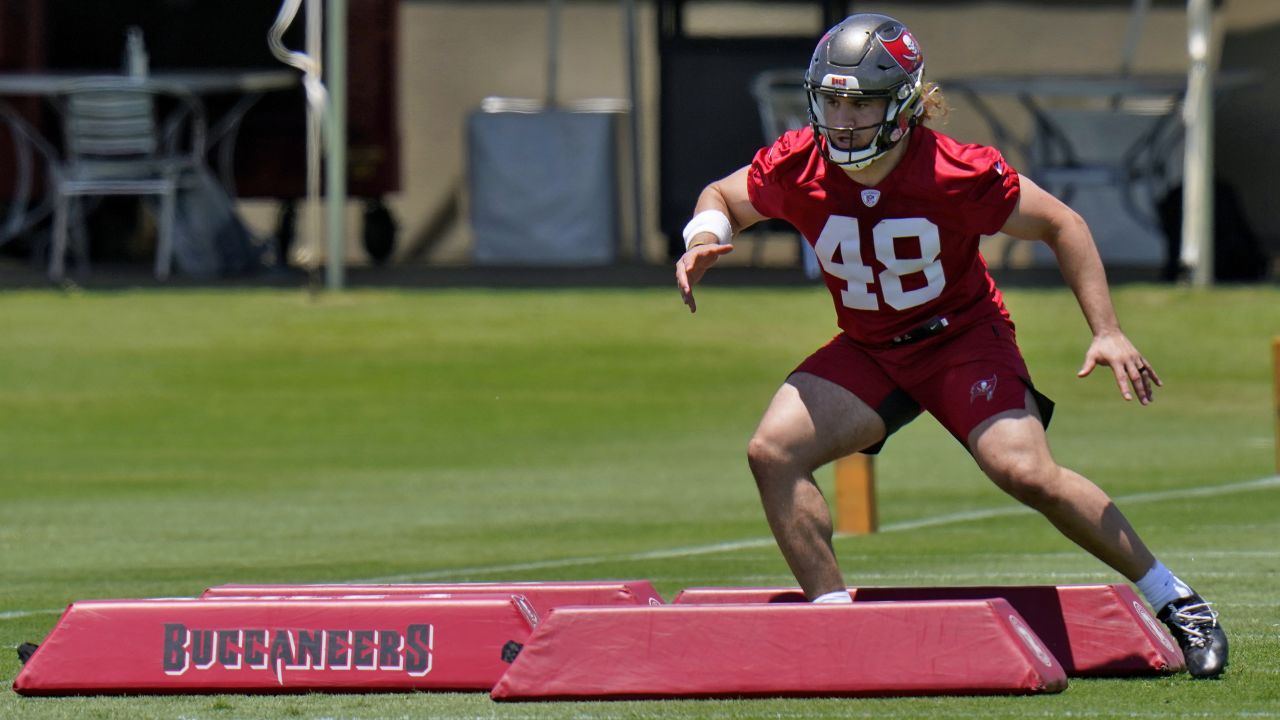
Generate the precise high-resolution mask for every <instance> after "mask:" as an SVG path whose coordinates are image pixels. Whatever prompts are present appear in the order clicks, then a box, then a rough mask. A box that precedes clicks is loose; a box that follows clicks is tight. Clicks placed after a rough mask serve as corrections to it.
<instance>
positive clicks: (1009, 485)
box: [969, 393, 1155, 582]
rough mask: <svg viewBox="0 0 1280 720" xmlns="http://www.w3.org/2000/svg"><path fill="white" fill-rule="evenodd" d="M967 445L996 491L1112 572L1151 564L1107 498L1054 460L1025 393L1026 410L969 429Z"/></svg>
mask: <svg viewBox="0 0 1280 720" xmlns="http://www.w3.org/2000/svg"><path fill="white" fill-rule="evenodd" d="M969 449H970V451H971V452H972V453H973V456H974V458H975V459H976V460H977V461H978V466H979V467H981V468H982V471H983V472H985V473H986V474H987V476H988V477H990V478H991V480H992V481H993V482H995V484H996V485H997V486H999V487H1000V489H1001V490H1004V491H1005V492H1007V493H1009V494H1010V495H1012V496H1013V497H1015V498H1017V499H1018V500H1020V501H1021V502H1023V503H1024V504H1026V505H1028V506H1029V507H1031V508H1033V509H1035V510H1038V511H1039V512H1040V513H1041V514H1043V515H1044V516H1045V517H1046V518H1048V520H1049V522H1051V523H1053V525H1054V527H1056V528H1058V530H1059V531H1060V532H1061V533H1062V534H1063V535H1065V536H1066V537H1067V538H1068V539H1070V540H1071V541H1073V542H1074V543H1076V544H1077V545H1079V546H1080V547H1082V548H1084V549H1085V550H1087V551H1088V552H1089V553H1091V554H1092V555H1093V556H1094V557H1096V558H1098V559H1099V560H1101V561H1102V562H1104V563H1106V564H1107V565H1109V566H1110V567H1111V568H1112V569H1114V570H1115V571H1116V572H1118V573H1120V574H1121V575H1123V576H1125V577H1126V578H1128V579H1129V580H1131V581H1134V582H1137V581H1138V580H1139V579H1140V578H1141V577H1142V576H1143V575H1144V574H1145V573H1146V572H1147V570H1149V569H1151V566H1152V565H1154V564H1155V557H1154V556H1153V555H1152V554H1151V551H1150V550H1148V549H1147V546H1146V544H1144V543H1143V542H1142V538H1140V537H1138V533H1137V531H1135V530H1134V529H1133V526H1132V525H1130V524H1129V520H1128V519H1127V518H1125V516H1124V514H1123V513H1122V512H1120V509H1119V508H1117V507H1116V505H1115V503H1114V502H1112V500H1111V498H1110V497H1108V496H1107V494H1106V493H1105V492H1104V491H1103V490H1102V489H1101V488H1099V487H1098V486H1097V485H1095V484H1093V482H1091V481H1090V480H1089V479H1088V478H1086V477H1084V476H1083V475H1080V474H1079V473H1077V472H1075V471H1072V470H1068V469H1067V468H1064V467H1062V466H1060V465H1058V464H1057V463H1056V462H1055V461H1054V459H1053V456H1052V455H1051V454H1050V452H1049V442H1048V439H1047V438H1046V437H1045V432H1044V426H1043V425H1042V424H1041V423H1040V418H1039V417H1038V415H1037V414H1036V411H1035V404H1034V402H1033V401H1032V399H1031V395H1030V393H1028V394H1027V409H1026V410H1018V411H1013V412H1006V413H1001V414H999V415H996V416H994V417H992V418H991V419H989V420H987V421H986V422H984V423H983V424H981V425H979V426H978V427H977V428H975V429H974V431H973V432H972V433H971V434H970V436H969Z"/></svg>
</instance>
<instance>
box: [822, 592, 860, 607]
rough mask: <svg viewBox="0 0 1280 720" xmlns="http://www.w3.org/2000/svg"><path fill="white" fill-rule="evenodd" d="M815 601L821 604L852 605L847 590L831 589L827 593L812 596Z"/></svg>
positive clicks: (851, 599)
mask: <svg viewBox="0 0 1280 720" xmlns="http://www.w3.org/2000/svg"><path fill="white" fill-rule="evenodd" d="M813 601H814V602H815V603H822V604H823V605H852V604H853V598H852V597H850V596H849V591H848V590H832V591H831V592H829V593H825V594H822V595H819V596H818V597H816V598H814V599H813Z"/></svg>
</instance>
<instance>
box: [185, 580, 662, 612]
mask: <svg viewBox="0 0 1280 720" xmlns="http://www.w3.org/2000/svg"><path fill="white" fill-rule="evenodd" d="M435 594H445V595H449V596H452V597H463V596H466V595H495V594H496V595H523V596H524V597H526V598H528V600H529V602H531V603H533V606H534V607H536V608H538V610H542V611H545V610H549V609H551V608H555V607H560V606H562V605H662V604H663V602H662V596H661V595H659V594H658V592H657V591H656V590H654V589H653V583H651V582H649V581H648V580H606V581H584V582H577V581H566V582H517V583H402V584H395V585H381V584H375V585H370V584H359V585H343V584H325V585H218V586H216V587H211V588H209V589H208V590H205V591H204V593H203V594H202V595H201V596H200V597H201V598H202V599H206V600H209V599H215V598H228V597H240V598H244V597H256V598H264V597H357V596H364V595H378V596H402V595H409V596H430V595H435Z"/></svg>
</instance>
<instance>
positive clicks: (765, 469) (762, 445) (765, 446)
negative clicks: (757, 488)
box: [747, 431, 796, 479]
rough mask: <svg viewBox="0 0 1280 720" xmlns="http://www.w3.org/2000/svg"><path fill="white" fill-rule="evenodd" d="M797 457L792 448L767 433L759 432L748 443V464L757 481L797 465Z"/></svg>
mask: <svg viewBox="0 0 1280 720" xmlns="http://www.w3.org/2000/svg"><path fill="white" fill-rule="evenodd" d="M795 463H796V455H795V453H794V452H792V450H791V449H790V448H788V447H787V446H786V445H785V444H784V443H782V442H780V441H779V440H778V439H776V438H774V437H771V436H770V435H768V434H767V433H764V432H759V431H757V432H756V434H755V435H752V436H751V441H750V442H748V443H747V464H748V465H750V466H751V472H752V474H753V475H755V476H756V478H757V479H761V478H766V477H769V476H770V475H772V474H773V473H774V472H775V471H777V470H780V469H782V468H789V467H792V466H793V465H795Z"/></svg>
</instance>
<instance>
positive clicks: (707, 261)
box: [676, 243, 733, 313]
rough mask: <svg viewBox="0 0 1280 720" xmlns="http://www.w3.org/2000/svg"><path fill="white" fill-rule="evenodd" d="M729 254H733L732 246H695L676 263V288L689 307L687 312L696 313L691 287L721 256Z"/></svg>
mask: <svg viewBox="0 0 1280 720" xmlns="http://www.w3.org/2000/svg"><path fill="white" fill-rule="evenodd" d="M729 252H733V245H728V244H726V245H717V244H714V243H713V244H710V245H697V246H694V247H693V248H691V249H689V250H688V251H686V252H685V254H684V255H682V256H680V259H679V260H677V261H676V287H678V288H680V299H681V300H684V304H685V305H688V306H689V312H691V313H694V312H698V304H697V303H696V302H694V300H693V286H694V285H696V284H697V283H698V281H699V280H701V279H702V276H703V275H705V274H706V272H707V271H708V270H710V269H711V266H712V265H715V264H716V260H718V259H720V256H721V255H724V254H725V253H729Z"/></svg>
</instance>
